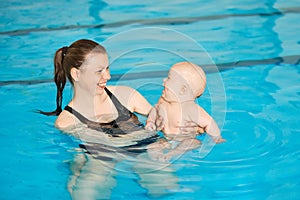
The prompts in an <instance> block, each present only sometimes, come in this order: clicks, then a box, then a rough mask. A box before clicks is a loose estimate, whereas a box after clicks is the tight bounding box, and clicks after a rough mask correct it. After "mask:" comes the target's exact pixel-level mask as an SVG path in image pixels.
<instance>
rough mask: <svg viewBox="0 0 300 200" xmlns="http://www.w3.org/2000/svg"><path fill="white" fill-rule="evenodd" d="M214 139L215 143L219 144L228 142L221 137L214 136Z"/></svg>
mask: <svg viewBox="0 0 300 200" xmlns="http://www.w3.org/2000/svg"><path fill="white" fill-rule="evenodd" d="M212 139H213V140H214V142H215V143H217V144H220V143H223V142H226V140H225V139H223V138H222V137H221V136H214V137H212Z"/></svg>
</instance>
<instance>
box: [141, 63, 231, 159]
mask: <svg viewBox="0 0 300 200" xmlns="http://www.w3.org/2000/svg"><path fill="white" fill-rule="evenodd" d="M205 85H206V78H205V74H204V72H203V70H202V69H201V68H200V67H199V66H196V65H194V64H192V63H188V62H181V63H177V64H175V65H174V66H172V68H171V69H170V71H169V75H168V77H167V78H166V79H165V80H164V90H163V93H162V96H161V98H160V99H159V101H158V103H157V104H156V106H155V107H154V108H153V109H152V110H151V112H150V114H149V116H148V120H147V124H146V129H148V130H156V129H157V127H156V120H157V119H158V118H161V119H164V120H163V123H162V124H161V127H162V129H161V130H162V132H163V133H164V136H165V138H166V139H167V140H169V141H179V144H177V146H176V147H175V148H173V150H172V151H169V152H168V153H166V154H164V155H157V156H158V157H159V156H162V157H163V159H167V160H168V159H170V158H172V157H173V156H176V155H178V154H180V153H183V152H184V151H187V150H191V149H195V148H197V147H199V145H200V144H201V142H200V141H199V140H196V139H195V137H196V135H197V132H194V133H191V132H190V133H182V132H181V129H180V128H181V127H184V126H185V124H186V122H190V123H192V124H194V126H195V127H200V130H201V131H200V132H206V133H207V134H208V135H210V136H211V137H212V138H213V140H214V141H215V142H216V143H222V142H225V140H224V139H223V138H222V137H221V134H220V130H219V128H218V126H217V123H216V122H215V121H214V119H213V118H212V117H211V116H210V115H209V114H208V113H207V112H206V111H205V110H204V109H203V108H202V107H200V106H199V105H198V104H196V103H195V99H196V98H197V97H199V96H201V95H202V94H203V92H204V88H205ZM155 145H156V146H153V148H162V149H167V148H169V149H172V148H171V147H170V146H169V147H167V145H166V144H162V145H161V146H159V145H158V144H155ZM158 152H160V153H161V151H158Z"/></svg>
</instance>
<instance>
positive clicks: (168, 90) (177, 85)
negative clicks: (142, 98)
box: [162, 69, 187, 102]
mask: <svg viewBox="0 0 300 200" xmlns="http://www.w3.org/2000/svg"><path fill="white" fill-rule="evenodd" d="M163 85H164V90H163V93H162V96H163V98H164V99H165V100H167V101H169V102H178V101H179V99H180V95H181V92H182V89H183V87H184V85H187V82H186V80H185V79H184V78H183V77H182V76H181V75H180V74H179V73H178V72H177V71H175V70H174V69H171V70H170V71H169V74H168V77H167V78H165V79H164V84H163Z"/></svg>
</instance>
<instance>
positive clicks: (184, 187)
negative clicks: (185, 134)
mask: <svg viewBox="0 0 300 200" xmlns="http://www.w3.org/2000/svg"><path fill="white" fill-rule="evenodd" d="M71 5H72V6H71ZM0 10H1V24H0V31H1V32H0V37H1V40H0V48H1V55H0V65H1V70H0V96H1V100H0V102H1V104H0V112H1V114H2V117H1V122H0V123H1V126H0V135H1V140H0V148H1V152H2V153H1V161H0V162H1V170H0V199H51V200H52V199H70V195H69V193H68V190H67V184H68V181H69V177H70V176H71V175H72V172H71V170H70V165H71V163H72V161H73V159H74V156H76V155H77V154H78V153H77V152H76V151H75V150H74V148H76V147H77V146H78V143H79V141H78V140H76V139H74V138H72V137H70V136H68V135H65V134H62V133H61V132H59V131H58V130H56V129H55V128H54V127H53V123H54V121H55V117H46V116H42V115H39V114H36V113H34V112H33V110H35V109H43V110H53V109H54V108H55V94H56V88H55V85H54V83H53V82H52V77H53V64H52V62H53V55H54V52H55V50H56V49H58V48H60V47H62V46H65V45H69V44H71V43H72V42H73V41H75V40H77V39H80V38H88V39H93V40H96V41H98V42H100V43H102V44H104V45H105V47H106V48H107V50H108V52H109V56H110V61H111V73H112V80H111V84H116V85H117V84H120V85H129V86H132V87H134V88H136V89H137V90H139V91H140V92H141V93H142V94H143V95H144V96H145V97H146V99H147V100H149V102H150V103H151V104H152V105H153V104H154V103H155V102H156V101H157V99H158V97H159V95H160V93H161V90H162V86H161V83H162V80H163V78H164V76H165V74H166V72H167V70H168V69H169V68H170V66H171V65H172V64H173V63H175V62H177V61H181V60H189V61H192V62H195V63H197V64H199V65H202V66H203V67H204V69H205V71H206V72H207V80H208V85H207V90H206V92H205V93H204V95H203V96H202V97H200V98H199V99H198V101H197V102H198V103H199V104H200V105H201V106H202V107H204V108H205V109H206V110H207V111H208V112H209V113H211V114H212V116H213V117H214V118H215V119H216V121H217V123H218V124H219V126H220V128H221V131H222V135H223V136H224V138H225V139H226V140H227V142H226V143H223V144H220V145H216V146H214V147H213V148H212V149H211V151H209V152H207V153H208V154H205V152H204V153H203V151H201V150H200V149H198V150H194V151H192V152H187V153H186V154H184V155H183V156H182V157H181V158H180V159H179V160H175V161H174V162H173V163H172V165H171V167H172V170H173V172H172V177H173V178H174V177H176V179H178V182H177V183H178V185H177V187H176V189H174V188H172V187H170V190H169V192H167V194H164V195H158V196H157V197H153V196H150V195H148V194H147V190H146V189H145V188H144V187H142V186H141V185H140V184H139V177H138V175H137V174H136V173H134V171H130V170H127V171H126V172H127V173H122V171H121V170H120V171H119V173H117V174H116V175H115V176H114V178H115V180H116V186H115V187H114V188H113V189H112V193H111V199H121V198H124V199H152V198H156V199H271V200H273V199H275V200H277V199H298V198H299V195H300V192H299V191H300V181H299V180H300V172H299V166H300V150H299V146H300V124H299V117H300V92H299V91H300V37H299V35H300V29H299V26H298V21H299V20H298V19H299V17H300V3H299V1H298V0H291V1H284V0H277V1H276V0H251V1H248V0H247V1H236V2H232V1H221V0H213V1H202V0H200V1H196V0H189V1H184V3H183V2H181V1H179V0H176V1H172V2H154V1H143V2H139V1H134V0H130V1H107V2H104V1H102V2H101V1H95V0H91V1H79V0H70V1H56V0H55V1H49V2H44V1H17V0H15V1H7V2H4V1H3V2H0ZM71 96H72V94H71V88H70V85H68V86H67V88H66V91H65V92H64V105H65V104H66V103H67V102H68V100H69V99H70V98H71ZM141 119H142V120H143V121H145V119H144V118H141ZM200 139H203V138H200ZM132 165H133V164H132V163H119V164H118V166H117V168H118V169H123V170H124V169H127V168H130V167H134V166H132ZM128 171H129V172H128ZM158 175H159V173H158ZM153 176H154V175H153ZM161 179H163V178H161ZM166 180H168V181H167V182H164V181H161V182H160V184H158V186H159V187H160V188H164V187H166V186H167V185H168V184H171V179H166ZM153 182H154V180H153ZM153 184H154V183H153ZM158 191H159V190H158Z"/></svg>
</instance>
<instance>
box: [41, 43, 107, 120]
mask: <svg viewBox="0 0 300 200" xmlns="http://www.w3.org/2000/svg"><path fill="white" fill-rule="evenodd" d="M91 52H93V53H102V54H106V50H105V48H104V47H103V46H101V45H100V44H98V43H97V42H94V41H92V40H87V39H81V40H77V41H75V42H74V43H72V44H71V45H70V46H69V47H62V48H60V49H58V50H57V51H56V53H55V56H54V82H55V84H56V88H57V93H56V110H54V111H52V112H44V111H41V110H38V112H39V113H41V114H44V115H48V116H50V115H59V114H60V113H61V111H62V99H63V90H64V87H65V85H66V81H67V79H68V80H69V81H70V83H71V84H72V85H73V83H74V82H73V78H72V76H71V69H72V68H73V67H75V68H77V69H79V68H80V66H81V65H82V64H83V62H84V61H85V59H86V56H87V55H88V54H89V53H91Z"/></svg>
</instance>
